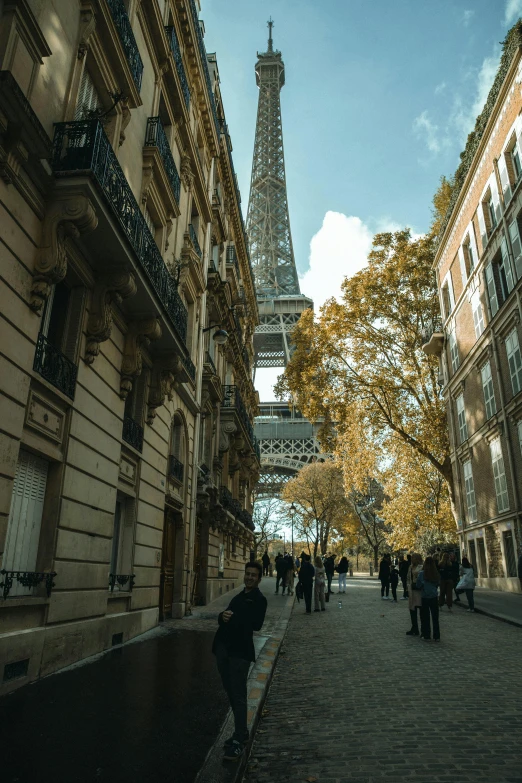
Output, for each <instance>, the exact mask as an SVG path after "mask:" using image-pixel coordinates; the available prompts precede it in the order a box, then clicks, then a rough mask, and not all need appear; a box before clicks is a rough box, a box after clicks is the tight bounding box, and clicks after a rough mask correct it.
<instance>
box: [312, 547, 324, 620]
mask: <svg viewBox="0 0 522 783" xmlns="http://www.w3.org/2000/svg"><path fill="white" fill-rule="evenodd" d="M314 566H315V583H314V612H319V611H321V612H325V611H326V604H325V599H324V586H325V583H326V572H325V570H324V565H323V561H322V560H321V558H320V556H319V555H317V557H316V558H315V560H314Z"/></svg>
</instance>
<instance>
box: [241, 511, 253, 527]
mask: <svg viewBox="0 0 522 783" xmlns="http://www.w3.org/2000/svg"><path fill="white" fill-rule="evenodd" d="M238 519H239V521H240V522H242V523H243V525H244V526H245V527H248V528H249V529H250V530H253V529H254V523H253V521H252V514H251V513H250V512H249V511H247V510H246V509H245V508H243V509H242V510H241V511H240V512H239V516H238Z"/></svg>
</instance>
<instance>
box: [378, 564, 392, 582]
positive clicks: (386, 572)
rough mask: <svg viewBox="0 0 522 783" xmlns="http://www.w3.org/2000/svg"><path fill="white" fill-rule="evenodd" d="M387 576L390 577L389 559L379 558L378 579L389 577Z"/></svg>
mask: <svg viewBox="0 0 522 783" xmlns="http://www.w3.org/2000/svg"><path fill="white" fill-rule="evenodd" d="M389 578H390V561H389V560H381V562H380V564H379V579H389Z"/></svg>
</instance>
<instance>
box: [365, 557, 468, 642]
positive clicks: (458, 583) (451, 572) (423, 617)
mask: <svg viewBox="0 0 522 783" xmlns="http://www.w3.org/2000/svg"><path fill="white" fill-rule="evenodd" d="M378 578H379V580H380V582H381V600H383V601H388V600H392V601H395V602H397V586H398V584H399V579H400V580H401V582H402V589H403V595H402V598H401V600H407V601H408V604H409V610H410V617H411V628H410V630H409V631H407V632H406V634H407V635H408V636H420V638H421V639H423V640H425V641H430V640H431V638H432V636H433V640H434V641H436V642H439V641H440V625H439V609H440V608H441V607H443V606H445V605H446V606H447V607H448V611H450V612H451V611H452V606H453V593H455V601H460V596H461V594H462V593H465V594H466V598H467V601H468V612H474V611H475V600H474V594H473V591H474V590H475V573H474V571H473V566H472V565H471V563H470V562H469V560H468V558H467V557H463V558H462V562H461V563H460V564H459V562H458V560H457V558H456V556H455V553H454V552H441V551H440V550H438V551H437V552H435V554H434V555H433V556H429V557H426V558H425V559H424V560H423V558H422V555H419V554H417V553H413V554H411V555H408V556H407V557H406V558H405V557H404V555H401V556H399V558H398V560H397V561H393V560H392V556H391V555H389V554H386V555H384V556H383V558H382V560H381V562H380V564H379V575H378ZM390 587H391V591H392V598H391V599H390V596H389V591H390ZM419 619H420V630H419Z"/></svg>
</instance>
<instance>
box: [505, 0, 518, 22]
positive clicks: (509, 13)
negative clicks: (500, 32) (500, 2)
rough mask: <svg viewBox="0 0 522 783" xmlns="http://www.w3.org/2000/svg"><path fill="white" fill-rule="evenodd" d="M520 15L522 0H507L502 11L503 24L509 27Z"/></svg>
mask: <svg viewBox="0 0 522 783" xmlns="http://www.w3.org/2000/svg"><path fill="white" fill-rule="evenodd" d="M520 16H522V0H507V3H506V10H505V13H504V24H505V26H506V27H509V26H510V25H512V24H513V23H514V22H516V21H517V19H518V18H519V17H520Z"/></svg>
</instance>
